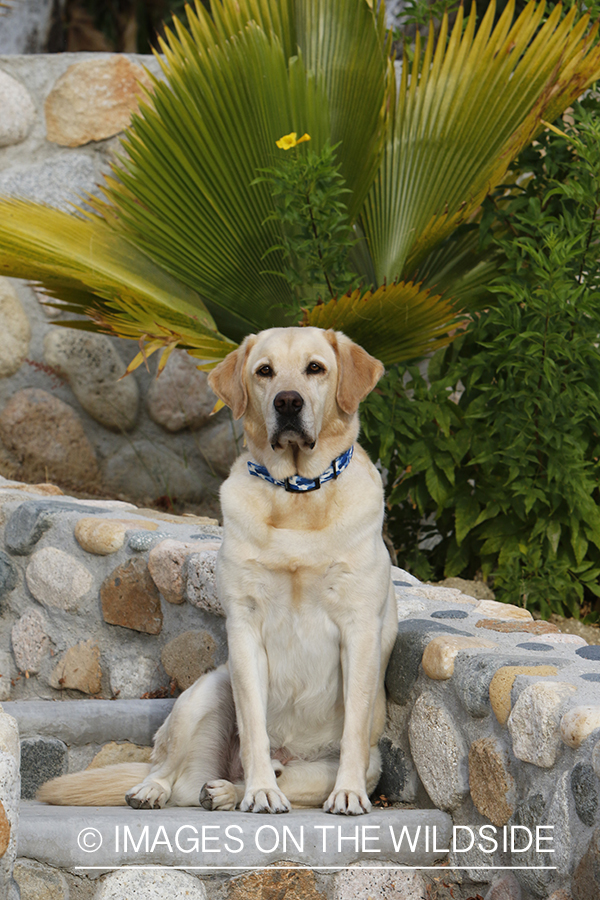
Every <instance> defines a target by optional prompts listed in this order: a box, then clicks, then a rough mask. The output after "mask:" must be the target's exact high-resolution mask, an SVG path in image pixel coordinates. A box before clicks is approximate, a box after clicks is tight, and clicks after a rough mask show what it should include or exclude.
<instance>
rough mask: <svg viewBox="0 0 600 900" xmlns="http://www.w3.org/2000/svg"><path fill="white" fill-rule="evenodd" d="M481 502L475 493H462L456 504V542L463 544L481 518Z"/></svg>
mask: <svg viewBox="0 0 600 900" xmlns="http://www.w3.org/2000/svg"><path fill="white" fill-rule="evenodd" d="M479 511H480V507H479V503H478V502H477V500H476V498H475V496H474V495H473V494H470V493H469V494H461V495H460V497H459V499H458V501H457V504H456V543H457V545H458V546H460V545H461V544H462V542H463V541H464V539H465V537H466V536H467V534H468V533H469V532H470V531H471V529H473V528H474V527H475V524H476V523H477V521H478V519H479Z"/></svg>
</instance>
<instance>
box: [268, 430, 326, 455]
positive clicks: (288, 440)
mask: <svg viewBox="0 0 600 900" xmlns="http://www.w3.org/2000/svg"><path fill="white" fill-rule="evenodd" d="M316 443H317V442H316V440H315V439H314V438H313V436H312V435H310V434H308V432H306V431H305V430H304V428H302V427H301V426H299V425H296V426H293V425H289V424H288V425H284V426H283V427H281V428H279V429H278V430H277V431H276V432H275V433H274V434H273V435H272V436H271V439H270V444H271V448H272V449H273V450H285V449H286V447H289V446H290V445H295V446H296V447H300V448H301V449H302V450H307V449H308V450H314V447H315V444H316Z"/></svg>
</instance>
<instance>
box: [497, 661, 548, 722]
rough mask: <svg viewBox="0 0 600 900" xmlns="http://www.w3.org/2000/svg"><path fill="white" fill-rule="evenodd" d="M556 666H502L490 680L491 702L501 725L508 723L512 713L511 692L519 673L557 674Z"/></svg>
mask: <svg viewBox="0 0 600 900" xmlns="http://www.w3.org/2000/svg"><path fill="white" fill-rule="evenodd" d="M557 674H558V669H557V668H556V667H555V666H502V668H501V669H498V671H497V672H496V673H495V674H494V677H493V678H492V680H491V682H490V703H491V704H492V709H493V710H494V715H495V716H496V718H497V719H498V721H499V722H500V724H501V725H506V723H507V721H508V717H509V715H510V708H511V698H510V692H511V691H512V686H513V684H514V681H515V678H516V677H517V675H539V676H546V675H557Z"/></svg>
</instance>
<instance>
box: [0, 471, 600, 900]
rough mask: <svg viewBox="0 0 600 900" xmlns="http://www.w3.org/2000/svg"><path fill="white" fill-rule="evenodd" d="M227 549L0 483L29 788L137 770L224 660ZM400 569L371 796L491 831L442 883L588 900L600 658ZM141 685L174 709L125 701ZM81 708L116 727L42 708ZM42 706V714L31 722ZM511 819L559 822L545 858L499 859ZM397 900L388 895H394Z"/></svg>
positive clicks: (119, 511) (12, 690) (4, 566)
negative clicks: (220, 573) (132, 765)
mask: <svg viewBox="0 0 600 900" xmlns="http://www.w3.org/2000/svg"><path fill="white" fill-rule="evenodd" d="M220 540H221V531H220V528H219V527H218V526H217V525H216V524H215V523H214V521H211V520H207V519H200V518H198V517H193V516H187V517H185V516H184V517H176V516H169V515H167V514H162V513H160V512H157V511H156V510H148V509H143V508H142V509H139V508H136V507H134V506H133V505H131V504H125V503H122V502H116V501H113V502H108V501H88V500H81V499H75V498H72V497H69V496H66V495H61V494H60V493H59V492H58V489H57V488H55V487H53V486H51V485H47V484H44V485H38V486H31V485H25V484H20V483H16V482H9V481H2V482H0V544H1V545H2V550H1V552H0V603H1V607H0V621H1V626H0V675H1V677H0V696H1V698H2V700H3V701H13V700H17V701H23V700H27V701H31V700H42V701H46V703H45V704H44V703H42V705H41V707H40V705H39V703H38V704H36V703H31V702H29V703H23V702H17V703H13V702H8V703H6V705H5V709H6V711H7V712H10V713H11V715H13V716H14V717H15V718H16V719H17V721H18V722H19V725H20V727H21V730H22V733H23V737H22V741H23V742H22V749H21V758H22V778H23V786H24V796H26V797H32V796H33V795H34V793H35V789H36V787H37V785H38V784H39V783H40V782H41V781H43V780H45V779H46V778H48V777H51V776H52V775H55V774H59V773H60V772H63V771H76V770H78V769H81V768H83V767H86V766H88V765H90V764H92V765H98V764H99V763H102V762H103V763H106V762H109V761H115V760H118V759H132V758H134V759H147V758H148V747H149V744H150V738H151V734H152V732H153V730H154V729H155V727H156V725H157V724H158V722H159V721H160V720H161V717H164V716H165V715H166V714H167V712H168V709H169V708H170V707H169V704H170V702H172V701H170V700H169V696H170V695H171V693H172V692H175V693H177V692H178V691H179V690H180V689H183V688H185V687H187V686H188V685H189V684H190V683H191V682H192V681H193V680H194V679H195V678H196V677H198V676H199V675H200V674H201V673H202V672H203V671H206V670H207V669H209V668H212V667H213V666H215V665H217V664H219V663H220V662H221V661H223V660H224V659H226V655H227V650H226V643H225V634H224V621H223V616H222V610H221V608H220V605H219V602H218V599H217V596H216V591H215V583H214V563H215V557H216V552H217V550H218V546H219V544H220ZM393 573H394V583H395V587H396V596H397V602H398V614H399V619H400V622H399V627H398V638H397V641H396V645H395V647H394V651H393V654H392V658H391V661H390V665H389V668H388V672H387V677H386V685H387V689H388V694H389V704H388V723H387V728H386V732H385V735H384V737H383V738H382V741H381V750H382V754H383V760H384V771H383V775H382V780H381V782H380V784H379V787H378V790H377V793H378V794H379V795H382V797H383V798H384V799H382V800H381V801H380V802H381V803H383V804H384V805H386V804H387V805H390V806H392V807H396V808H403V807H405V806H408V807H415V806H418V807H421V808H423V809H424V810H427V809H429V810H434V809H436V808H437V809H439V810H442V811H443V812H444V813H447V814H450V815H451V817H452V820H453V822H454V824H455V825H457V826H459V825H465V826H470V827H474V828H479V827H480V826H483V825H488V826H490V825H493V826H495V828H496V829H497V830H498V834H499V837H498V840H499V848H498V850H497V851H496V852H494V853H491V854H490V853H486V852H484V851H483V850H481V849H477V846H475V848H474V849H472V850H471V851H469V852H465V853H462V852H460V851H459V852H456V853H454V854H450V856H449V859H448V863H449V864H450V865H452V866H462V867H463V869H462V870H453V871H451V872H448V873H447V876H446V875H445V877H446V880H447V879H448V878H450V879H451V880H452V881H453V882H456V884H455V887H456V892H455V900H456V898H461V897H464V898H465V900H466V897H468V896H475V895H476V893H477V892H479V893H480V895H481V896H484V894H485V893H486V892H487V890H488V888H489V883H490V881H491V880H493V878H494V877H496V878H497V877H499V876H501V875H502V874H503V873H502V872H498V874H497V875H495V874H494V870H492V871H490V870H489V868H486V867H489V866H490V865H493V866H528V867H534V866H539V865H546V866H548V865H551V866H555V867H556V868H555V869H538V868H529V869H519V870H517V871H515V872H514V873H508V874H507V875H505V876H504V882H503V885H504V886H503V888H502V889H503V890H505V893H503V894H491V895H490V897H491V898H493V900H500V898H508V900H516V898H517V896H518V895H517V893H515V891H516V890H517V888H516V887H515V885H517V883H518V884H520V890H521V892H522V900H534V898H549V897H552V898H553V900H564V896H562V895H560V894H556V893H555V892H556V891H558V890H567V891H569V892H570V893H569V894H567V895H566V896H567V897H571V898H572V900H592V897H594V896H595V894H594V893H590V890H591V888H590V885H591V886H594V890H596V891H598V892H600V877H599V876H598V871H600V848H599V843H598V842H599V838H600V830H599V829H600V809H599V796H598V794H599V790H600V782H599V780H598V778H599V776H600V690H599V687H598V684H599V682H600V647H598V646H589V645H587V644H586V642H585V641H584V640H583V639H582V638H580V637H578V636H576V635H567V634H562V633H560V632H558V631H557V629H556V626H554V625H551V624H549V623H547V622H534V621H533V620H532V618H531V616H530V614H529V613H528V612H527V611H526V610H522V609H518V608H516V607H512V606H509V605H506V604H502V603H497V602H495V601H493V600H477V599H475V598H472V597H470V596H467V595H465V594H463V593H461V592H460V590H457V589H451V588H440V587H436V586H429V585H423V584H420V583H419V582H417V581H416V579H414V578H413V577H412V576H411V575H409V574H408V573H406V572H404V571H403V570H401V569H394V570H393ZM148 694H149V695H150V696H151V697H152V696H158V697H161V696H162V697H165V698H166V699H163V700H146V701H140V700H139V699H137V698H140V697H143V696H147V695H148ZM86 698H97V699H96V701H95V702H96V703H97V702H98V700H101V699H104V700H105V701H107V700H110V699H111V698H116V702H113V703H108V704H107V706H108V707H110V709H111V722H112V723H113V724H112V725H111V726H110V728H109V727H108V726H106V727H104V726H102V725H101V717H102V715H103V713H102V708H103V707H102V704H100V705H98V706H96V707H95V709H96V712H94V709H93V707H94V702H93V701H90V700H89V699H88V704H89V703H91V707H89V708H88V705H86V704H82V703H81V702H78V703H68V704H65V703H61V704H60V711H59V707H58V706H57V705H56V703H48V701H49V700H53V699H72V700H79V701H81V700H85V699H86ZM136 702H137V703H138V704H139V703H140V702H141V703H148V704H150V706H149V707H148V708H149V709H154V710H155V712H154V713H153V714H152V716H154V718H152V716H150V719H148V717H147V716H144V715H141V714H140V711H139V710H138V709H137V707H135V710H133V707H131V708H130V707H128V706H127V704H132V703H133V704H135V703H136ZM153 703H156V704H157V706H156V707H153V706H152V704H153ZM120 704H124V706H123V707H121V705H120ZM47 707H49V708H50V710H51V712H50V718H48V715H49V714H48V712H47V711H46V712H44V713H43V715H42V713H40V712H39V709H41V708H44V709H47ZM119 710H121V712H119ZM127 710H129V711H127ZM132 710H133V712H132ZM40 716H42V718H43V716H46V719H47V720H48V724H47V725H46V726H43V727H42V726H41V725H40V724H39V722H38V719H40ZM36 717H37V718H36ZM94 719H96V723H95V724H94ZM40 721H41V719H40ZM36 722H38V724H37V725H36V724H35V723H36ZM32 723H33V724H32ZM86 723H89V724H86ZM94 728H95V729H96V730H95V731H94ZM90 729H91V730H90ZM111 729H112V730H113V732H114V733H113V734H112V735H111V733H110V732H111ZM115 729H116V730H115ZM92 732H93V733H92ZM69 735H70V736H69ZM73 735H76V737H73ZM103 738H104V740H103ZM517 825H518V826H520V827H521V828H525V827H529V828H532V829H535V827H536V826H542V827H547V826H551V828H552V829H553V831H552V830H551V831H544V832H543V834H544V835H546V836H547V835H552V836H553V844H552V845H551V846H553V848H554V850H555V852H554V853H553V854H552V855H550V854H541V855H540V854H537V855H536V854H535V853H533V852H531V851H529V852H526V853H521V852H519V845H518V844H517V846H516V849H515V851H514V852H510V849H509V850H508V852H504V851H503V849H502V838H501V837H500V835H501V834H502V829H503V828H504V826H507V827H508V828H509V829H510V828H511V827H512V826H517ZM485 846H486V847H489V846H490V845H485ZM31 853H32V850H31V843H29V844H28V854H29V855H31ZM34 855H35V854H34ZM38 862H44V859H43V858H42V859H38ZM46 862H48V860H46ZM465 867H466V869H465ZM386 877H388V876H386ZM391 877H392V876H389V878H391ZM515 877H516V879H517V881H515V880H514V879H515ZM390 883H391V882H390ZM511 885H512V887H511ZM490 889H491V888H490ZM207 890H208V888H207ZM336 890H337V889H336ZM386 890H388V889H387V888H386ZM328 891H329V889H328ZM389 891H391V888H389ZM389 891H388V893H385V892H383V893H382V894H381V896H382V897H389V898H395V897H396V895H395V894H393V893H390V892H389ZM424 891H425V888H424V887H422V896H423V897H425V896H426V894H425V893H423V892H424ZM461 891H462V893H461ZM469 891H470V892H471V893H469ZM506 891H508V893H506ZM511 891H512V893H511ZM157 896H160V897H162V894H157ZM165 896H168V895H167V894H165ZM208 896H209V897H211V900H212V897H213V896H214V897H215V900H216V898H217V896H220V895H219V894H211V892H210V891H209V892H208ZM292 896H293V895H292ZM323 896H324V897H325V896H331V894H330V893H327V892H326V894H324V895H323ZM341 896H343V897H345V896H346V895H341ZM350 896H352V895H351V894H349V895H348V897H350ZM400 896H403V895H402V894H400ZM420 896H421V894H418V893H417V894H415V898H418V897H420ZM433 896H435V895H433ZM441 898H442V895H440V900H441ZM290 900H291V898H290ZM436 900H437V898H436Z"/></svg>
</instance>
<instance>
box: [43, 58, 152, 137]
mask: <svg viewBox="0 0 600 900" xmlns="http://www.w3.org/2000/svg"><path fill="white" fill-rule="evenodd" d="M142 85H143V86H144V87H147V88H149V89H150V88H151V86H152V83H151V81H150V79H149V78H148V76H147V75H146V73H145V72H144V70H143V69H142V67H141V66H138V65H136V63H133V62H131V61H130V60H129V59H127V57H125V56H120V55H117V54H115V55H113V56H106V57H104V58H100V59H87V60H83V61H82V62H77V63H74V64H73V65H72V66H69V68H68V69H67V71H66V72H65V73H64V74H63V75H61V76H60V78H58V79H57V81H56V83H55V84H54V87H53V88H52V90H51V91H50V93H49V94H48V97H47V98H46V103H45V107H44V111H45V114H46V137H47V139H48V140H49V141H51V142H52V143H54V144H60V145H61V146H63V147H80V146H82V145H83V144H88V143H89V142H90V141H103V140H105V139H106V138H109V137H112V136H113V135H115V134H118V133H119V132H120V131H123V129H124V128H126V127H127V126H128V125H129V122H130V120H131V114H132V112H135V111H136V110H137V108H138V100H139V98H140V95H141V94H142Z"/></svg>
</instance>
